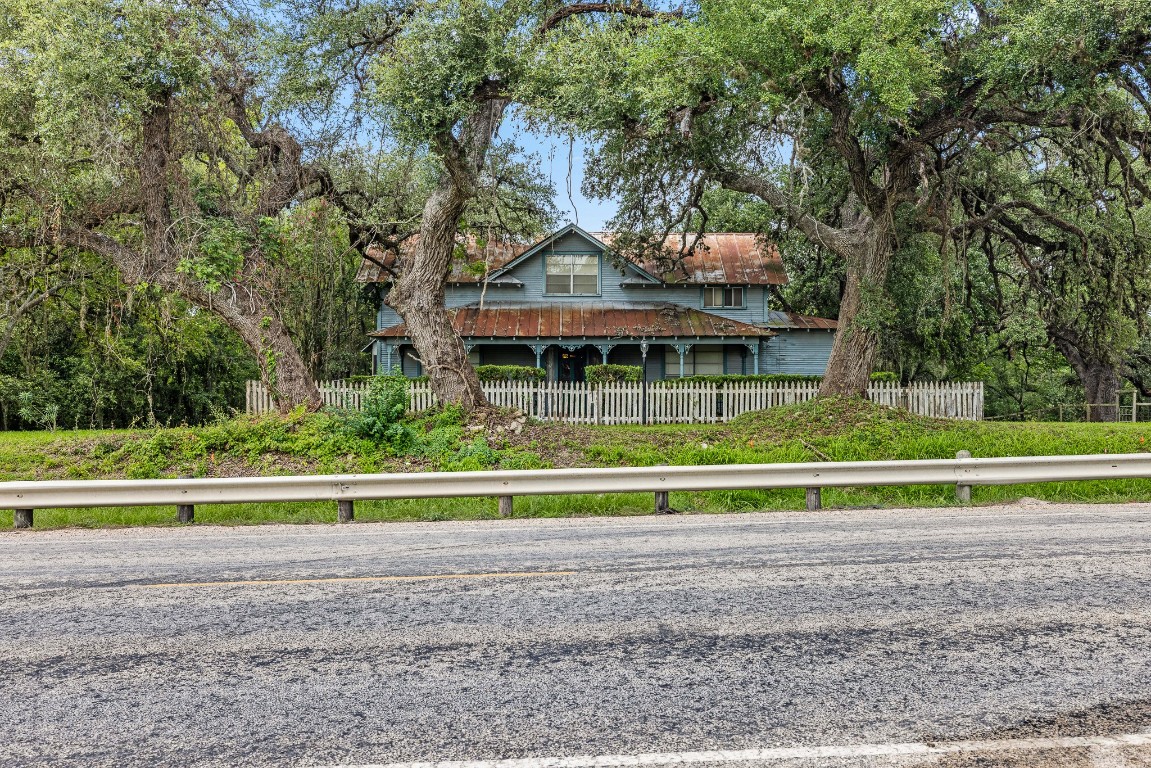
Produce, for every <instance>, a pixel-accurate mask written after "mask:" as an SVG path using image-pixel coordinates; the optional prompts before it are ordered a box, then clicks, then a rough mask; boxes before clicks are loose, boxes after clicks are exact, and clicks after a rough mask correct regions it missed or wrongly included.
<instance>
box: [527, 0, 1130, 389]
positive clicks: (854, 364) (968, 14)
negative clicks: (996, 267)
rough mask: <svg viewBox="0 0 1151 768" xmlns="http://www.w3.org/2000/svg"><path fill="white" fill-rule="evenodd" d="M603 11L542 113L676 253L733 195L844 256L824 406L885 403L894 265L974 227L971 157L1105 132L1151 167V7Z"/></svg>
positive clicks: (1077, 3)
mask: <svg viewBox="0 0 1151 768" xmlns="http://www.w3.org/2000/svg"><path fill="white" fill-rule="evenodd" d="M598 5H603V4H594V3H587V4H581V5H580V7H579V8H578V9H576V10H573V12H572V13H570V14H569V15H568V16H567V18H566V20H565V21H564V23H563V24H562V25H561V26H560V27H559V28H558V29H557V30H556V31H554V32H553V33H551V35H550V36H549V37H548V38H547V39H546V40H545V41H544V43H543V45H542V50H543V51H544V53H542V54H541V55H540V66H539V67H538V68H537V69H536V70H535V75H536V81H537V90H536V92H535V95H534V100H533V103H535V104H536V105H537V106H538V108H539V113H540V115H541V116H543V117H545V119H546V116H548V115H550V116H553V119H557V120H559V121H561V122H562V123H564V124H566V125H570V126H574V127H576V128H578V129H580V130H583V131H586V132H587V133H589V134H590V135H592V136H593V137H594V138H596V139H598V140H599V142H600V144H601V149H600V151H599V152H598V153H597V154H596V156H595V158H594V162H593V167H592V173H591V178H592V182H591V184H590V187H591V191H593V192H599V193H601V194H603V195H615V196H617V197H618V198H620V199H621V200H622V202H623V206H622V209H621V212H620V215H619V217H618V218H617V222H616V224H617V227H618V228H621V229H628V230H633V231H636V232H638V233H640V234H641V235H647V236H648V237H647V238H646V239H647V240H649V241H650V242H661V235H662V234H663V232H664V231H668V230H672V229H676V228H679V227H682V226H683V224H684V223H685V222H687V221H688V220H689V219H691V218H692V217H693V215H694V214H696V212H697V211H699V209H700V202H701V201H702V200H703V199H704V195H705V193H706V191H707V190H708V189H712V188H715V187H720V188H724V189H727V190H731V191H735V192H741V193H745V194H749V195H752V196H754V197H755V198H757V199H759V200H761V201H763V202H764V203H766V204H767V205H769V206H770V207H771V208H772V209H773V210H774V211H775V212H776V213H777V215H778V216H779V217H780V218H781V219H782V220H784V221H786V222H787V223H788V224H789V226H790V227H792V228H793V229H794V230H795V231H797V232H799V233H801V234H802V235H803V236H804V237H806V238H807V239H808V240H809V241H810V242H811V243H813V244H816V245H818V246H820V247H821V248H823V249H826V250H827V251H829V252H831V253H834V254H835V255H837V256H838V257H839V258H840V259H842V261H843V263H844V274H845V279H844V288H843V294H842V297H841V301H840V312H839V321H840V332H839V333H838V334H837V336H836V341H835V345H834V348H833V350H832V353H831V358H830V360H829V364H828V370H827V375H826V376H825V378H824V383H823V387H822V390H821V391H822V392H823V393H824V394H861V393H862V392H864V391H865V389H866V386H867V382H868V376H869V374H870V372H871V369H872V367H873V364H874V360H875V359H876V355H877V352H878V349H879V346H880V340H881V336H882V333H883V330H884V318H885V316H887V314H888V312H887V306H886V305H887V302H888V301H889V294H888V285H887V283H888V279H889V277H890V275H891V270H892V263H893V259H895V258H897V257H898V254H899V252H900V245H901V243H903V242H905V241H906V240H907V239H908V238H910V237H912V236H914V235H917V234H921V233H925V232H938V231H945V230H949V229H950V228H951V227H953V226H955V225H956V223H957V222H956V221H955V215H956V207H955V201H956V194H957V187H956V184H955V182H954V177H955V172H956V169H957V168H959V167H961V166H962V164H963V163H964V162H965V160H966V158H967V157H968V156H969V155H970V153H972V152H974V151H980V150H990V151H994V148H995V146H996V145H997V143H998V142H1002V141H1005V140H1007V137H1009V136H1011V135H1014V134H1016V133H1018V131H1019V130H1020V129H1022V128H1035V129H1040V130H1042V129H1046V128H1058V127H1074V126H1081V125H1084V124H1086V123H1089V122H1090V123H1092V125H1093V127H1094V128H1095V130H1094V131H1093V132H1091V134H1090V138H1091V140H1092V141H1094V142H1096V143H1097V144H1098V146H1099V148H1100V151H1101V152H1103V153H1105V154H1107V155H1109V156H1111V157H1112V158H1113V159H1114V160H1115V162H1116V163H1118V164H1120V165H1121V166H1122V165H1123V164H1128V165H1129V164H1130V163H1132V162H1133V160H1134V158H1136V157H1138V156H1139V154H1140V153H1146V151H1147V146H1148V143H1147V142H1146V141H1145V137H1146V135H1147V133H1146V131H1147V123H1146V119H1145V118H1146V108H1147V93H1148V91H1147V83H1146V80H1145V79H1144V78H1143V67H1144V65H1145V64H1146V62H1147V60H1148V56H1149V50H1148V42H1149V39H1151V38H1149V32H1148V30H1149V28H1151V6H1148V4H1147V3H1145V2H1141V1H1140V0H1119V1H1117V2H1112V3H1105V4H1104V3H1097V2H1094V1H1093V0H1003V1H1002V2H994V3H990V2H968V1H966V0H868V2H858V3H842V2H838V1H837V0H702V2H700V3H699V4H698V6H697V7H696V8H695V9H694V11H693V12H692V13H690V14H687V15H686V16H684V17H683V18H676V17H669V16H666V15H665V16H662V17H660V18H658V19H651V18H636V17H634V16H621V15H619V14H614V15H608V14H604V13H603V11H604V10H605V9H604V8H596V7H594V6H598ZM609 5H610V4H609ZM573 8H574V7H573ZM561 62H562V63H561ZM1119 93H1122V94H1124V96H1123V98H1119V99H1116V98H1115V96H1116V94H1119ZM1096 118H1100V119H1096ZM813 182H818V183H819V184H821V185H822V186H823V188H824V189H826V188H827V186H828V185H837V186H838V189H839V190H840V193H839V195H838V199H831V200H829V197H828V195H827V194H813V193H812V184H813ZM695 219H696V220H697V221H700V222H701V223H702V224H703V225H704V226H706V216H695Z"/></svg>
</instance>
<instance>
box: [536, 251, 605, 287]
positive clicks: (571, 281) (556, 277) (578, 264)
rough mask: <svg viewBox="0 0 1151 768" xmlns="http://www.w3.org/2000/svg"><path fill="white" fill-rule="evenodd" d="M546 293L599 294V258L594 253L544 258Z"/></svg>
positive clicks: (562, 254)
mask: <svg viewBox="0 0 1151 768" xmlns="http://www.w3.org/2000/svg"><path fill="white" fill-rule="evenodd" d="M544 264H545V268H544V269H545V283H544V293H550V294H566V295H569V296H596V295H598V294H599V256H598V255H597V254H593V253H553V254H549V255H547V256H545V257H544Z"/></svg>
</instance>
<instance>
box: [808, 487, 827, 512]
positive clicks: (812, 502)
mask: <svg viewBox="0 0 1151 768" xmlns="http://www.w3.org/2000/svg"><path fill="white" fill-rule="evenodd" d="M821 509H823V489H822V488H808V489H807V511H808V512H818V511H819V510H821Z"/></svg>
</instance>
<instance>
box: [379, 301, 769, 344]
mask: <svg viewBox="0 0 1151 768" xmlns="http://www.w3.org/2000/svg"><path fill="white" fill-rule="evenodd" d="M448 311H449V312H450V313H451V315H452V325H453V326H454V327H455V329H456V332H457V333H459V335H460V336H462V337H464V338H517V339H525V338H531V339H536V338H539V339H545V338H546V339H564V338H583V337H588V338H608V339H627V338H636V339H638V338H671V337H679V338H694V337H696V336H699V337H705V336H706V337H730V336H750V337H756V338H758V337H760V336H772V335H774V334H773V333H772V331H770V330H768V329H766V328H762V327H760V326H757V325H750V324H748V323H741V322H738V321H736V320H729V319H727V318H726V317H720V316H719V315H713V314H711V313H709V312H701V311H700V310H698V309H691V308H690V307H683V306H679V305H677V304H631V305H628V306H626V307H620V306H618V305H611V304H520V305H509V304H488V305H486V306H485V307H484V308H483V309H480V307H479V305H478V304H470V305H468V306H465V307H457V308H455V309H451V310H448ZM371 335H372V336H375V337H377V338H407V335H408V333H407V328H406V327H405V326H404V325H403V324H402V323H401V324H399V325H393V326H392V327H390V328H384V329H382V330H379V331H376V332H375V333H372V334H371Z"/></svg>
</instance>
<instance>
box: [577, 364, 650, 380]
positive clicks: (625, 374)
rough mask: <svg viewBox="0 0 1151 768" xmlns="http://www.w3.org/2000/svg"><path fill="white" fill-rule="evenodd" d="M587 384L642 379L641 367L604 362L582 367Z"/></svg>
mask: <svg viewBox="0 0 1151 768" xmlns="http://www.w3.org/2000/svg"><path fill="white" fill-rule="evenodd" d="M584 376H585V377H586V378H587V382H588V384H605V383H608V382H617V381H642V380H643V368H642V367H641V366H638V365H615V364H614V363H604V364H601V365H589V366H587V367H586V368H584Z"/></svg>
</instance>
